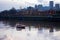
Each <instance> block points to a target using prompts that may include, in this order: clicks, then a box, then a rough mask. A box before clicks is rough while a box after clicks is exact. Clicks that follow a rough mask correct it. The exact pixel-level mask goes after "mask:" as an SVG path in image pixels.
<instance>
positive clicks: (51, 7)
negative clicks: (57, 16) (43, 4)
mask: <svg viewBox="0 0 60 40" xmlns="http://www.w3.org/2000/svg"><path fill="white" fill-rule="evenodd" d="M53 5H54V3H53V1H50V2H49V6H50V9H53Z"/></svg>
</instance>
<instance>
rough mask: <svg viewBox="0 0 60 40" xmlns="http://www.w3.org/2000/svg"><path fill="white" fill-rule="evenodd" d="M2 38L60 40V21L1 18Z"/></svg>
mask: <svg viewBox="0 0 60 40" xmlns="http://www.w3.org/2000/svg"><path fill="white" fill-rule="evenodd" d="M17 24H20V25H24V28H17ZM0 40H60V22H44V21H18V20H1V21H0Z"/></svg>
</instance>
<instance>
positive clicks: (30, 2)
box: [0, 0, 60, 11]
mask: <svg viewBox="0 0 60 40" xmlns="http://www.w3.org/2000/svg"><path fill="white" fill-rule="evenodd" d="M49 1H54V3H60V0H0V11H2V10H9V9H11V8H12V7H15V8H16V9H19V8H24V7H27V6H34V5H35V4H43V5H44V6H47V5H49Z"/></svg>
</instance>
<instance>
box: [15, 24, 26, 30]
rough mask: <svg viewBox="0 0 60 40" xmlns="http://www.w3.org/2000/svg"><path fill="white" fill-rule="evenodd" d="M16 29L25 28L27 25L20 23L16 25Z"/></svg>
mask: <svg viewBox="0 0 60 40" xmlns="http://www.w3.org/2000/svg"><path fill="white" fill-rule="evenodd" d="M16 29H20V30H21V29H25V25H21V24H18V25H16Z"/></svg>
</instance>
